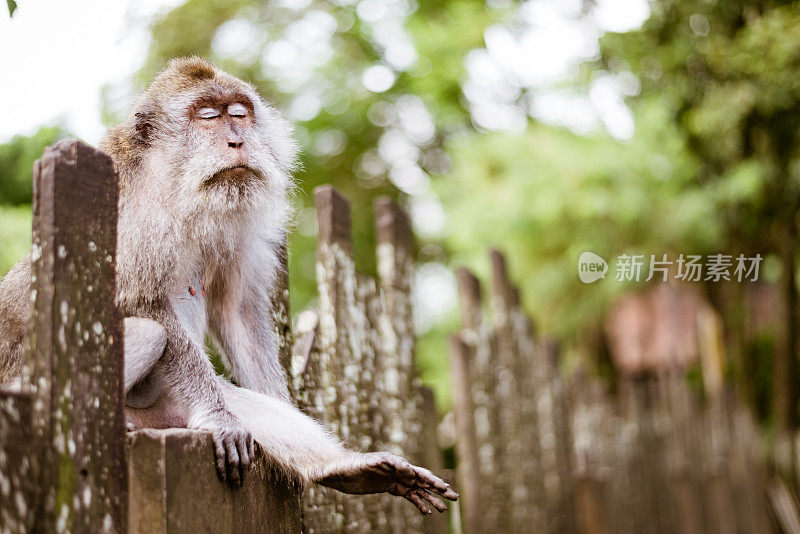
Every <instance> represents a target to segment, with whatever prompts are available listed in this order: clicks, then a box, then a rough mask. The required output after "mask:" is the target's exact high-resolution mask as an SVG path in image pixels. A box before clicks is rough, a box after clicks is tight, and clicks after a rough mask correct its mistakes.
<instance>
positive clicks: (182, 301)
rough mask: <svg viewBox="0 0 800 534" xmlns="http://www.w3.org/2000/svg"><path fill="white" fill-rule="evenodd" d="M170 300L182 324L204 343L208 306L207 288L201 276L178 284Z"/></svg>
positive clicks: (197, 339) (196, 339)
mask: <svg viewBox="0 0 800 534" xmlns="http://www.w3.org/2000/svg"><path fill="white" fill-rule="evenodd" d="M170 302H171V304H172V309H173V310H174V311H175V314H176V315H177V316H178V319H179V320H180V322H181V324H183V325H184V327H185V328H186V329H187V330H188V331H189V333H190V334H191V335H192V337H193V338H194V339H195V341H197V342H198V343H200V344H202V343H203V342H204V339H205V334H206V324H207V317H208V314H207V309H208V308H207V301H206V288H205V285H204V283H203V281H202V280H201V279H200V277H196V278H192V279H188V280H186V281H185V282H183V283H181V284H178V285H177V287H176V288H175V290H174V292H173V293H172V294H171V295H170Z"/></svg>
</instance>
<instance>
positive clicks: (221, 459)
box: [211, 432, 225, 481]
mask: <svg viewBox="0 0 800 534" xmlns="http://www.w3.org/2000/svg"><path fill="white" fill-rule="evenodd" d="M211 439H212V441H213V442H214V456H215V460H216V465H217V475H219V478H221V479H222V480H223V481H225V446H224V445H223V444H222V437H221V436H220V435H219V434H218V433H217V432H214V433H213V434H211Z"/></svg>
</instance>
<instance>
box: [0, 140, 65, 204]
mask: <svg viewBox="0 0 800 534" xmlns="http://www.w3.org/2000/svg"><path fill="white" fill-rule="evenodd" d="M66 137H68V134H67V133H66V132H65V131H64V130H63V129H62V128H60V127H59V126H45V127H42V128H40V129H39V130H38V131H37V132H36V133H34V134H33V135H30V136H27V135H17V136H14V137H13V138H12V139H11V140H10V141H8V142H7V143H3V144H1V145H0V204H14V205H18V204H30V203H31V200H32V197H31V195H32V193H31V191H32V190H31V176H32V173H33V162H34V161H36V160H37V159H39V158H40V157H41V156H42V152H43V151H44V149H45V148H46V147H47V146H49V145H51V144H53V143H55V142H56V141H58V140H59V139H64V138H66Z"/></svg>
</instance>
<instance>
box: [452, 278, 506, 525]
mask: <svg viewBox="0 0 800 534" xmlns="http://www.w3.org/2000/svg"><path fill="white" fill-rule="evenodd" d="M456 279H457V280H458V295H459V303H460V308H461V327H462V330H461V334H460V338H461V341H462V342H464V343H465V344H466V345H468V346H470V347H472V350H473V352H474V358H473V360H472V361H471V367H470V376H469V381H468V383H466V384H459V383H457V382H456V381H455V380H453V382H452V383H453V389H454V392H455V390H456V389H458V388H462V387H467V388H468V391H469V393H470V395H471V397H472V404H473V407H474V427H475V439H476V441H477V443H476V445H477V449H478V469H479V471H480V475H481V480H480V484H479V487H480V496H479V498H480V504H481V511H482V517H483V522H484V524H486V525H497V526H502V525H503V524H504V523H503V521H504V519H505V518H504V517H503V516H504V515H505V514H504V513H503V510H504V507H505V506H506V505H507V501H506V500H505V499H504V497H503V495H502V491H500V487H501V486H500V485H499V484H498V472H497V471H498V470H497V466H498V465H499V464H498V462H499V460H500V451H499V449H498V447H497V445H496V441H497V440H498V439H499V437H498V434H499V419H500V417H499V410H500V408H501V407H500V406H499V404H498V402H497V401H498V399H497V397H496V395H495V384H496V376H495V370H494V368H493V367H492V366H493V364H494V362H493V361H492V358H493V357H494V356H495V355H496V352H497V351H496V350H495V347H496V343H495V342H494V340H493V339H492V338H493V332H492V331H491V326H490V325H489V322H488V321H486V320H484V318H483V304H482V300H481V286H480V282H479V281H478V278H477V277H476V276H475V275H474V274H473V273H472V272H470V271H469V270H467V269H465V268H461V269H458V270H457V271H456ZM451 357H452V356H451ZM457 432H459V435H458V436H457V437H456V439H458V440H460V439H463V438H461V437H460V431H458V430H457ZM458 470H459V471H461V470H462V466H459V469H458ZM467 500H468V497H467Z"/></svg>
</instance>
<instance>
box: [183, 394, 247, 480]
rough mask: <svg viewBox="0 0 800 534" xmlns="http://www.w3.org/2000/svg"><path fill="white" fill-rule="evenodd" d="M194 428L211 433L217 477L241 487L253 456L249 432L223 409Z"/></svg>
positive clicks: (213, 413)
mask: <svg viewBox="0 0 800 534" xmlns="http://www.w3.org/2000/svg"><path fill="white" fill-rule="evenodd" d="M193 426H194V425H193ZM196 428H199V429H203V430H210V431H211V438H212V439H213V441H214V452H215V453H216V457H217V474H218V475H219V477H220V478H221V479H222V480H227V481H229V482H230V483H231V484H235V485H237V486H241V485H242V482H243V480H244V472H245V469H247V467H249V466H250V461H251V460H252V458H253V455H254V451H253V447H254V446H253V435H252V434H251V433H250V431H249V430H248V429H247V428H245V426H244V425H243V424H242V423H241V421H239V419H238V418H237V417H236V416H234V415H233V414H231V413H230V412H228V411H227V410H224V409H221V410H217V411H215V412H212V413H211V414H210V415H209V416H207V417H205V418H204V419H203V420H202V421H201V422H200V423H199V424H197V425H196Z"/></svg>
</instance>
